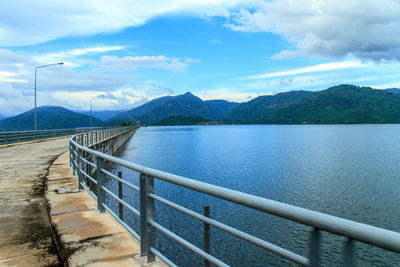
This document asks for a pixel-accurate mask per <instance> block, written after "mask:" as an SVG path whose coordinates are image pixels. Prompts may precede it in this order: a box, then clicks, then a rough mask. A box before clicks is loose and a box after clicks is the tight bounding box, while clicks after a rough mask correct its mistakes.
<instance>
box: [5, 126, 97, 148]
mask: <svg viewBox="0 0 400 267" xmlns="http://www.w3.org/2000/svg"><path fill="white" fill-rule="evenodd" d="M98 129H102V128H101V127H93V128H89V127H85V128H67V129H49V130H37V131H7V132H0V145H2V144H11V143H19V142H27V141H33V140H41V139H48V138H54V137H60V136H66V135H74V134H78V133H82V132H90V131H93V130H98Z"/></svg>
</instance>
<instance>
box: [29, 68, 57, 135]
mask: <svg viewBox="0 0 400 267" xmlns="http://www.w3.org/2000/svg"><path fill="white" fill-rule="evenodd" d="M62 64H64V62H58V63H53V64H48V65H43V66H37V67H36V68H35V132H36V130H37V124H36V71H37V69H40V68H45V67H49V66H53V65H62Z"/></svg>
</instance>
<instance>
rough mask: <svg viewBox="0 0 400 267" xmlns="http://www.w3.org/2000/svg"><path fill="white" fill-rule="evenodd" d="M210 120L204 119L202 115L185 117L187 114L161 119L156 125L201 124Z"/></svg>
mask: <svg viewBox="0 0 400 267" xmlns="http://www.w3.org/2000/svg"><path fill="white" fill-rule="evenodd" d="M208 122H210V120H207V119H204V118H203V117H201V116H198V117H185V116H170V117H168V118H166V119H163V120H161V121H160V122H158V123H157V124H156V125H199V124H206V123H208Z"/></svg>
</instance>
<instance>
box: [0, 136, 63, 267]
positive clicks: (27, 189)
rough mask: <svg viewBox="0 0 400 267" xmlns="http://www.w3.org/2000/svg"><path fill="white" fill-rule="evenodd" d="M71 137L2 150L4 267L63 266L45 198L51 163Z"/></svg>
mask: <svg viewBox="0 0 400 267" xmlns="http://www.w3.org/2000/svg"><path fill="white" fill-rule="evenodd" d="M67 147H68V138H61V139H55V140H50V141H45V142H36V143H35V142H28V143H24V144H13V145H5V146H1V147H0V169H1V172H0V265H1V266H59V265H60V264H62V263H61V261H60V259H59V257H58V254H57V250H56V247H55V245H54V242H53V236H52V230H51V224H50V221H49V217H48V213H47V205H46V201H45V198H44V187H45V183H44V181H45V179H44V178H45V176H46V174H47V170H48V168H49V166H50V164H51V163H52V162H53V161H54V160H55V159H56V158H57V157H58V156H59V155H60V154H61V153H63V152H65V151H66V150H67Z"/></svg>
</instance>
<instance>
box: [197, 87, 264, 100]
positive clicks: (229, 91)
mask: <svg viewBox="0 0 400 267" xmlns="http://www.w3.org/2000/svg"><path fill="white" fill-rule="evenodd" d="M194 94H195V95H196V96H198V97H200V98H201V99H203V100H214V99H224V100H228V101H232V102H245V101H249V100H250V99H253V98H255V97H257V96H259V94H258V93H257V92H254V91H253V92H243V91H241V90H240V89H239V90H238V89H237V88H228V87H223V88H217V89H209V90H200V91H196V92H194Z"/></svg>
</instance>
